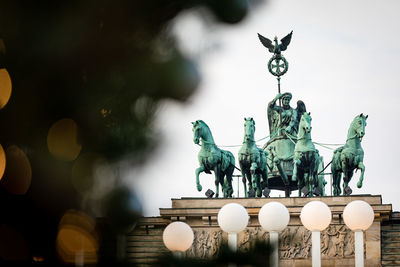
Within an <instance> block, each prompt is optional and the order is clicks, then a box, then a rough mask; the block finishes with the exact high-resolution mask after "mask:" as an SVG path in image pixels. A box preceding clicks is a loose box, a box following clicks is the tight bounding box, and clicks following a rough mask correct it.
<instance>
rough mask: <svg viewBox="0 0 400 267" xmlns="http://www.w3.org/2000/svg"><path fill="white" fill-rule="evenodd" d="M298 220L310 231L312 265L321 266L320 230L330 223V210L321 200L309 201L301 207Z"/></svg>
mask: <svg viewBox="0 0 400 267" xmlns="http://www.w3.org/2000/svg"><path fill="white" fill-rule="evenodd" d="M300 220H301V223H302V224H303V225H304V227H305V228H307V229H308V230H310V231H312V254H311V255H312V266H313V267H321V234H320V231H322V230H324V229H325V228H327V227H328V226H329V224H330V223H331V220H332V213H331V210H330V209H329V207H328V205H326V204H325V203H324V202H322V201H311V202H308V203H307V204H306V205H305V206H304V207H303V208H302V209H301V213H300Z"/></svg>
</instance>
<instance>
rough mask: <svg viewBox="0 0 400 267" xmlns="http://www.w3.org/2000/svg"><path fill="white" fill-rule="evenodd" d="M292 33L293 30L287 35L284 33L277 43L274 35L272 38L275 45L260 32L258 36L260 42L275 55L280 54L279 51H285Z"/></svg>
mask: <svg viewBox="0 0 400 267" xmlns="http://www.w3.org/2000/svg"><path fill="white" fill-rule="evenodd" d="M292 33H293V31H291V32H290V33H289V34H288V35H286V36H285V37H283V38H282V39H281V43H280V44H278V37H276V36H275V38H274V42H275V45H274V44H273V43H272V41H271V40H270V39H268V38H266V37H264V36H262V35H261V34H259V33H257V34H258V38H259V39H260V41H261V43H262V44H263V45H264V46H265V47H266V48H268V51H269V52H271V53H274V54H275V55H280V54H281V51H285V50H286V48H287V47H288V45H289V44H290V40H291V39H292Z"/></svg>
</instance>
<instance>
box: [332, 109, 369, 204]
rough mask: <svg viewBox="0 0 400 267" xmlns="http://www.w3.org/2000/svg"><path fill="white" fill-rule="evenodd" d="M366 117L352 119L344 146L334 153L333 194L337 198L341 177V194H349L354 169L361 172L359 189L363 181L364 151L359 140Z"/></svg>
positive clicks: (339, 191)
mask: <svg viewBox="0 0 400 267" xmlns="http://www.w3.org/2000/svg"><path fill="white" fill-rule="evenodd" d="M367 118H368V115H367V116H364V115H363V114H362V113H361V114H360V115H358V116H356V117H355V118H354V120H353V121H352V123H351V125H350V128H349V131H348V133H347V140H346V144H345V145H344V146H342V147H339V148H338V149H336V150H335V151H334V154H333V159H332V167H331V170H332V176H333V188H334V190H333V194H334V195H335V196H338V195H340V194H341V192H342V190H341V188H340V181H341V178H342V173H343V174H344V177H343V189H344V190H343V191H344V192H343V194H344V195H349V194H351V189H350V188H349V187H348V184H349V182H350V180H351V177H352V176H353V171H354V170H356V169H359V170H361V175H360V179H359V181H358V183H357V187H358V188H361V187H362V184H363V180H364V172H365V166H364V164H363V160H364V150H363V149H362V147H361V140H362V138H363V136H364V134H365V126H366V125H367Z"/></svg>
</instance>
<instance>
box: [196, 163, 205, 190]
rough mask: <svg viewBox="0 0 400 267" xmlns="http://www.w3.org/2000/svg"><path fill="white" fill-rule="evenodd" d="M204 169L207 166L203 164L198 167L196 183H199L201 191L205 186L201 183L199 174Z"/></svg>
mask: <svg viewBox="0 0 400 267" xmlns="http://www.w3.org/2000/svg"><path fill="white" fill-rule="evenodd" d="M204 169H205V168H204V166H203V165H200V167H199V168H197V169H196V185H197V191H199V192H200V191H201V190H202V189H203V187H202V186H201V184H200V179H199V175H200V173H201V172H203V171H204Z"/></svg>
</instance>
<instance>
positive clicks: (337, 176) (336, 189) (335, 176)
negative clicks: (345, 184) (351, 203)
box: [332, 170, 342, 196]
mask: <svg viewBox="0 0 400 267" xmlns="http://www.w3.org/2000/svg"><path fill="white" fill-rule="evenodd" d="M341 179H342V173H341V172H340V171H337V170H335V171H333V170H332V182H333V195H334V196H340V194H341V193H342V190H341V189H340V180H341Z"/></svg>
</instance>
